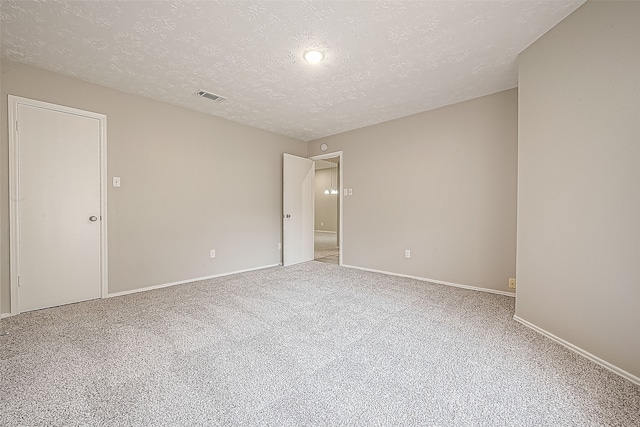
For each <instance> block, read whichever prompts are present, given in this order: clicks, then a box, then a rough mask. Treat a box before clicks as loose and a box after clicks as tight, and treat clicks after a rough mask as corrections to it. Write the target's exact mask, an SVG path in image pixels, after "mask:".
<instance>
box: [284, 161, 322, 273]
mask: <svg viewBox="0 0 640 427" xmlns="http://www.w3.org/2000/svg"><path fill="white" fill-rule="evenodd" d="M283 164H284V171H283V187H284V188H283V195H282V202H283V208H282V211H283V214H284V218H283V243H284V247H283V262H282V263H283V265H285V266H287V265H292V264H297V263H300V262H305V261H311V260H313V213H314V212H313V207H314V200H313V197H314V187H313V186H314V176H315V175H314V174H315V170H314V167H313V161H312V160H309V159H305V158H303V157H298V156H293V155H291V154H285V155H284V162H283Z"/></svg>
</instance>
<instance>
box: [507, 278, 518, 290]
mask: <svg viewBox="0 0 640 427" xmlns="http://www.w3.org/2000/svg"><path fill="white" fill-rule="evenodd" d="M509 288H511V289H515V288H516V279H514V278H513V277H510V278H509Z"/></svg>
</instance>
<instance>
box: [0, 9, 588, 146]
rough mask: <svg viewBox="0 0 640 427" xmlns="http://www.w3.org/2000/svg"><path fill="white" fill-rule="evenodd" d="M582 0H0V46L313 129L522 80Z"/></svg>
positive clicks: (291, 130)
mask: <svg viewBox="0 0 640 427" xmlns="http://www.w3.org/2000/svg"><path fill="white" fill-rule="evenodd" d="M583 2H584V1H583V0H576V1H563V0H552V1H544V0H543V1H529V0H516V1H405V2H399V1H359V2H356V1H334V2H320V1H287V2H285V1H262V2H244V1H229V2H213V1H185V0H172V1H86V2H75V1H9V0H2V2H1V6H0V18H1V21H0V23H1V27H2V56H3V57H6V58H9V59H11V60H15V61H19V62H24V63H27V64H31V65H35V66H37V67H41V68H45V69H49V70H53V71H56V72H59V73H62V74H67V75H71V76H75V77H77V78H80V79H83V80H87V81H90V82H94V83H98V84H101V85H104V86H108V87H112V88H115V89H119V90H122V91H125V92H130V93H134V94H138V95H142V96H145V97H149V98H153V99H156V100H159V101H164V102H168V103H171V104H175V105H180V106H183V107H186V108H190V109H193V110H197V111H201V112H204V113H209V114H213V115H215V116H219V117H223V118H226V119H229V120H233V121H236V122H239V123H243V124H247V125H250V126H255V127H258V128H262V129H266V130H270V131H273V132H276V133H279V134H283V135H288V136H292V137H294V138H299V139H302V140H305V141H308V140H312V139H316V138H319V137H322V136H327V135H332V134H336V133H340V132H344V131H347V130H351V129H356V128H360V127H363V126H367V125H370V124H374V123H379V122H383V121H386V120H390V119H394V118H398V117H403V116H407V115H410V114H414V113H418V112H421V111H426V110H429V109H433V108H437V107H440V106H443V105H448V104H452V103H455V102H458V101H462V100H466V99H470V98H475V97H478V96H482V95H487V94H490V93H495V92H498V91H501V90H504V89H509V88H512V87H515V86H517V66H516V60H517V55H518V54H519V53H520V52H521V51H522V50H523V49H524V48H526V47H527V46H528V45H529V44H531V43H532V42H533V41H535V40H536V39H537V38H538V37H540V36H541V35H542V34H544V33H545V32H546V31H548V30H549V29H550V28H551V27H553V26H554V25H555V24H557V23H558V22H559V21H561V20H562V19H563V18H565V17H566V16H567V15H568V14H570V13H571V12H572V11H574V10H575V9H576V8H577V7H579V6H580V5H581V4H582V3H583ZM310 48H319V49H322V50H323V51H324V52H325V54H326V58H325V61H324V62H323V63H321V64H320V65H316V66H313V65H310V64H308V63H306V62H305V61H304V60H303V59H302V54H303V53H304V51H305V50H307V49H310ZM200 89H204V90H208V91H211V92H214V93H216V94H219V95H222V96H224V97H226V98H228V101H225V102H222V103H217V102H213V101H211V100H208V99H204V98H201V97H198V96H195V95H194V93H195V92H196V91H198V90H200Z"/></svg>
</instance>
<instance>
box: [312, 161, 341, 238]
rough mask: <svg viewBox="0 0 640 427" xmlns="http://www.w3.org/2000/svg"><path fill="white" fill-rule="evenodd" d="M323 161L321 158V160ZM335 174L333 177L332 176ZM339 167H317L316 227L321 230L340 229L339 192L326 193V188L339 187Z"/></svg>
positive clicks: (334, 230) (335, 230)
mask: <svg viewBox="0 0 640 427" xmlns="http://www.w3.org/2000/svg"><path fill="white" fill-rule="evenodd" d="M319 161H321V160H319ZM331 174H333V177H331ZM338 176H339V172H338V169H337V167H335V166H334V168H333V169H331V168H328V169H316V180H315V187H316V189H315V203H316V204H315V216H314V222H315V229H316V230H319V231H333V232H337V231H338V197H339V195H338V194H324V190H326V189H327V188H330V187H331V181H332V179H333V186H334V187H338V182H337V179H338V178H337V177H338Z"/></svg>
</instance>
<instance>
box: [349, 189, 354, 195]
mask: <svg viewBox="0 0 640 427" xmlns="http://www.w3.org/2000/svg"><path fill="white" fill-rule="evenodd" d="M349 195H350V196H353V188H350V189H349Z"/></svg>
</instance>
